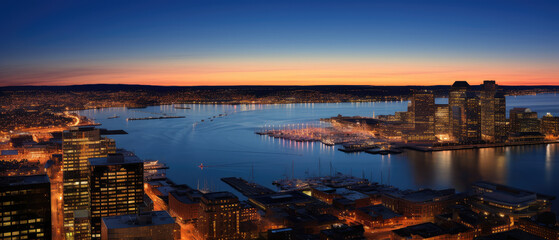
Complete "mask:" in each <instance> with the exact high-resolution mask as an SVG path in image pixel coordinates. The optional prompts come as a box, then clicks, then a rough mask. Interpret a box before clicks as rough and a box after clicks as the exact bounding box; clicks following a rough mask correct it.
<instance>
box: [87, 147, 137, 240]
mask: <svg viewBox="0 0 559 240" xmlns="http://www.w3.org/2000/svg"><path fill="white" fill-rule="evenodd" d="M89 163H90V172H91V175H90V179H89V184H90V188H89V194H90V197H91V202H90V203H91V238H92V239H100V238H101V218H102V217H106V216H115V215H124V214H132V213H137V212H138V209H139V207H140V205H141V204H142V203H143V197H144V186H143V184H144V182H143V175H144V163H143V162H142V160H140V159H139V158H138V157H136V156H126V157H125V156H123V155H122V154H119V153H115V154H109V155H108V156H107V157H102V158H90V159H89Z"/></svg>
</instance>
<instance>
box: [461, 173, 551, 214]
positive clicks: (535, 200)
mask: <svg viewBox="0 0 559 240" xmlns="http://www.w3.org/2000/svg"><path fill="white" fill-rule="evenodd" d="M470 194H471V196H470V198H469V204H470V206H471V208H472V210H474V211H475V212H478V213H484V214H487V215H495V216H509V217H511V218H513V219H518V218H523V217H532V216H535V215H537V214H538V213H541V212H546V211H549V210H550V209H551V201H552V200H553V199H555V197H553V196H547V195H543V194H538V193H535V192H531V191H526V190H522V189H518V188H513V187H509V186H505V185H500V184H495V183H490V182H485V181H479V182H476V183H474V184H472V189H471V192H470Z"/></svg>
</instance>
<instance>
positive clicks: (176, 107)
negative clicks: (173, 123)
mask: <svg viewBox="0 0 559 240" xmlns="http://www.w3.org/2000/svg"><path fill="white" fill-rule="evenodd" d="M175 109H191V108H190V107H182V106H175Z"/></svg>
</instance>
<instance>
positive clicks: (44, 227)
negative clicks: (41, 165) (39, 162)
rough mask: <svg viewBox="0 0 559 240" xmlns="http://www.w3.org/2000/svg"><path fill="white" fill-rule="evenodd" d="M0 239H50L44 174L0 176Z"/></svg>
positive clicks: (48, 187)
mask: <svg viewBox="0 0 559 240" xmlns="http://www.w3.org/2000/svg"><path fill="white" fill-rule="evenodd" d="M0 203H3V204H0V220H1V221H0V222H1V223H2V224H0V239H51V237H52V236H51V205H50V203H51V201H50V182H49V178H48V177H47V175H31V176H9V177H0Z"/></svg>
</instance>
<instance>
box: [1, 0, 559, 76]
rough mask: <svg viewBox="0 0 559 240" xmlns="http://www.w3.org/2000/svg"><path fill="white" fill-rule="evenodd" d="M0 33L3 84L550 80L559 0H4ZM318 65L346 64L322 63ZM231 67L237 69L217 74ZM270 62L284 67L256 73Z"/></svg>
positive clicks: (558, 58)
mask: <svg viewBox="0 0 559 240" xmlns="http://www.w3.org/2000/svg"><path fill="white" fill-rule="evenodd" d="M131 2H134V4H130V3H131ZM0 33H1V35H2V37H0V53H1V56H0V80H2V79H3V80H2V81H4V83H3V84H2V85H22V84H47V85H48V84H67V83H77V84H80V83H92V82H119V81H122V82H124V83H134V82H133V81H134V80H133V79H134V78H137V76H139V75H141V74H147V75H150V79H153V80H156V81H161V82H162V84H167V83H169V84H175V85H177V84H178V85H181V83H183V82H184V85H192V84H194V85H199V84H200V82H202V83H203V82H208V84H213V83H214V82H215V83H221V82H224V83H227V82H228V81H229V82H231V83H232V84H235V83H237V82H236V81H238V84H244V82H243V81H242V79H257V78H266V77H269V76H271V75H273V74H275V75H273V76H276V75H277V76H282V78H290V77H292V78H294V79H297V80H298V81H304V80H305V79H307V78H308V79H310V80H309V82H303V83H302V84H312V83H316V84H320V82H321V79H323V78H320V77H317V76H334V78H335V80H334V81H344V79H347V80H352V79H359V80H360V81H371V84H374V83H378V84H384V85H386V84H388V85H391V84H390V83H392V85H398V84H408V83H412V82H414V81H420V80H422V79H426V78H427V76H418V75H417V73H418V72H421V71H422V69H425V71H426V72H437V74H439V75H436V74H435V76H437V77H435V78H434V80H436V81H442V80H443V79H446V78H453V77H454V75H456V76H455V78H456V79H464V78H465V79H467V80H468V78H470V77H471V78H475V79H474V80H483V79H477V78H478V77H484V76H485V75H487V78H491V77H502V78H510V79H497V80H498V81H503V82H504V83H511V84H514V83H516V84H518V83H520V84H522V83H524V84H531V83H532V82H531V81H539V83H557V79H558V78H557V75H556V74H557V73H558V72H557V70H554V69H557V68H558V67H559V65H558V64H559V46H558V45H559V44H558V43H559V1H234V0H229V1H146V2H143V1H48V2H47V1H3V2H2V3H0ZM325 62H326V63H327V64H331V65H339V66H341V67H340V68H339V69H337V70H336V71H334V72H325V71H323V70H322V71H321V70H320V69H326V68H329V66H331V65H324V64H326V63H325ZM169 65H173V67H172V68H169V67H168V66H169ZM342 65H343V66H342ZM294 66H301V68H295V67H294ZM316 66H319V67H318V68H317V69H318V70H316V72H317V73H320V74H318V75H317V76H315V75H310V74H308V73H309V72H312V71H313V69H315V68H314V67H316ZM355 66H358V69H355V68H357V67H355ZM461 66H465V67H464V68H461ZM372 68H374V69H380V70H377V71H371V70H369V69H372ZM139 69H141V70H142V71H139ZM200 69H202V70H200ZM235 69H239V71H242V72H243V74H242V75H238V74H237V75H226V74H216V72H220V71H227V72H234V71H235ZM270 69H272V70H273V71H282V70H283V71H284V72H281V73H269V74H267V75H266V74H264V75H258V74H255V73H256V72H261V71H270ZM507 69H508V70H507ZM147 70H152V71H149V72H148V71H147ZM408 70H409V72H412V73H413V74H414V75H413V76H411V77H409V79H407V77H406V76H409V75H406V74H402V72H405V73H407V74H409V73H408ZM199 71H202V72H203V73H201V74H196V73H197V72H199ZM476 71H477V72H476ZM507 71H509V72H507ZM96 72H97V73H96ZM163 72H172V73H173V74H171V75H165V74H163ZM301 72H304V74H302V73H301ZM353 72H357V73H355V76H351V75H348V74H349V73H353ZM441 72H446V73H445V74H443V75H440V73H441ZM448 72H454V75H452V74H449V73H448ZM538 73H541V75H537V74H538ZM282 74H283V75H282ZM484 74H485V75H484ZM534 74H536V75H537V76H535V75H534ZM387 75H390V79H394V81H396V82H393V81H392V82H386V81H387V77H386V76H387ZM126 76H131V77H126ZM132 76H134V77H132ZM528 76H532V78H529V77H528ZM282 78H279V79H276V81H281V79H282ZM328 79H333V78H332V77H330V78H328ZM451 80H455V79H449V80H447V81H451ZM509 80H510V82H507V81H509ZM145 81H146V80H145V79H143V80H137V82H138V83H145ZM212 81H214V82H212ZM398 81H401V82H398ZM247 83H248V82H247ZM270 83H271V84H273V83H274V82H273V81H271V82H270ZM534 83H535V82H534ZM557 84H559V83H557Z"/></svg>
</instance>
